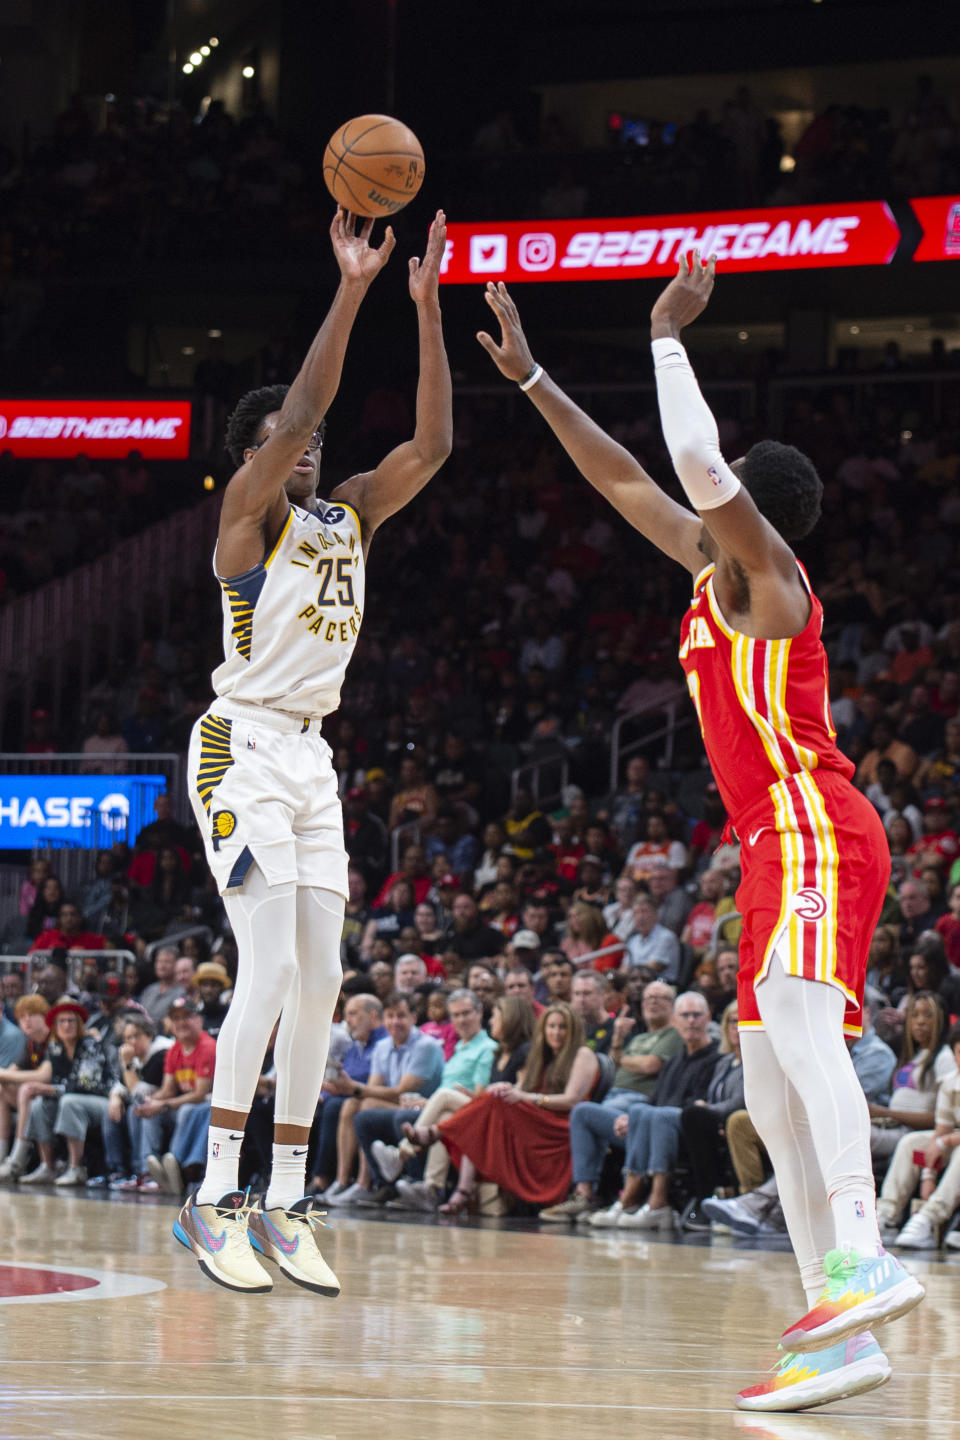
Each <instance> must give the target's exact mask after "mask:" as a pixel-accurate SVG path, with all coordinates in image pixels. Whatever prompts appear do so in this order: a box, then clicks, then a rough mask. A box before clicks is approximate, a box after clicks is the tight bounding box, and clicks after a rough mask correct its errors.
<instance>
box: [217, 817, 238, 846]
mask: <svg viewBox="0 0 960 1440" xmlns="http://www.w3.org/2000/svg"><path fill="white" fill-rule="evenodd" d="M236 828H237V817H236V815H234V813H233V811H232V810H218V811H216V813H215V814H214V817H213V823H212V827H211V833H212V835H213V848H214V850H219V849H220V841H221V840H226V839H227V837H228V836H229V835H232V834H233V832H234V830H236Z"/></svg>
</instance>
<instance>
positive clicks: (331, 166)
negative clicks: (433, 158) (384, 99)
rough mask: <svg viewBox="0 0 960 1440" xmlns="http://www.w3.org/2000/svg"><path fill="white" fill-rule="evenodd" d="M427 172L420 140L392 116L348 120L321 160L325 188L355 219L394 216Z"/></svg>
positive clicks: (333, 138)
mask: <svg viewBox="0 0 960 1440" xmlns="http://www.w3.org/2000/svg"><path fill="white" fill-rule="evenodd" d="M425 173H426V171H425V169H424V163H423V148H422V146H421V144H420V141H419V140H418V139H417V137H416V135H414V133H413V131H412V130H411V129H410V128H409V127H408V126H406V125H404V124H403V123H402V122H401V121H400V120H394V119H392V118H391V116H389V115H360V116H358V117H357V119H355V120H348V121H347V123H346V124H345V125H341V126H340V127H339V128H338V129H337V130H336V131H335V133H334V134H333V135H332V136H331V138H330V143H329V145H328V146H327V148H326V151H325V153H324V156H323V178H324V181H325V183H326V186H327V189H328V190H329V191H330V194H331V195H332V196H333V198H334V200H336V202H337V204H338V205H342V206H343V208H344V210H351V211H352V212H353V213H354V214H355V215H368V216H373V217H374V218H376V217H378V216H384V217H389V216H390V215H396V213H397V211H398V210H402V209H403V207H404V205H408V204H409V203H410V201H411V200H412V199H413V197H414V195H416V193H417V191H418V190H419V189H420V186H421V185H422V184H423V177H424V175H425Z"/></svg>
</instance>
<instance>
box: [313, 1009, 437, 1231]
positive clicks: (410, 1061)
mask: <svg viewBox="0 0 960 1440" xmlns="http://www.w3.org/2000/svg"><path fill="white" fill-rule="evenodd" d="M383 1023H384V1025H385V1027H386V1030H387V1034H386V1035H385V1036H384V1037H383V1038H382V1039H381V1040H378V1041H377V1043H376V1044H375V1045H374V1047H373V1053H372V1055H371V1056H370V1076H369V1079H368V1080H366V1081H361V1080H356V1081H352V1082H351V1089H350V1095H351V1097H352V1098H353V1099H354V1100H358V1101H359V1102H360V1108H359V1111H358V1113H357V1114H356V1115H355V1117H354V1122H353V1123H354V1131H355V1133H356V1137H357V1143H358V1144H359V1146H360V1150H361V1157H360V1169H359V1172H358V1174H357V1179H356V1182H355V1183H354V1184H353V1185H348V1186H347V1188H346V1189H345V1190H341V1191H340V1192H339V1194H336V1195H330V1194H329V1193H328V1194H326V1195H325V1196H324V1199H325V1201H326V1203H327V1204H329V1205H353V1204H356V1203H358V1202H360V1201H363V1200H370V1199H371V1198H372V1197H373V1196H374V1194H375V1191H379V1190H382V1189H383V1180H382V1177H381V1176H380V1174H379V1173H378V1172H377V1170H376V1167H375V1165H374V1164H371V1155H370V1145H371V1143H372V1142H373V1140H374V1139H375V1137H376V1132H374V1134H372V1135H369V1136H368V1135H367V1121H366V1116H367V1115H368V1114H370V1113H371V1112H383V1111H386V1112H387V1113H388V1116H389V1117H390V1118H391V1119H392V1118H393V1117H394V1116H397V1115H399V1116H401V1117H402V1119H404V1120H409V1118H410V1115H411V1113H412V1114H416V1111H412V1112H410V1111H406V1110H401V1109H400V1108H399V1107H400V1105H401V1103H402V1099H403V1098H404V1097H406V1096H410V1095H432V1094H433V1092H434V1090H436V1088H437V1086H438V1085H439V1084H440V1076H441V1075H442V1073H443V1046H442V1045H441V1044H440V1042H439V1041H438V1040H434V1039H433V1038H432V1037H431V1036H429V1035H424V1034H423V1033H422V1032H421V1031H420V1030H418V1029H417V1027H416V1025H414V1023H413V1011H412V1009H411V1008H410V996H409V995H407V994H405V993H404V992H403V991H401V990H395V991H394V992H393V994H392V995H388V996H387V999H386V1001H385V1002H384V1006H383Z"/></svg>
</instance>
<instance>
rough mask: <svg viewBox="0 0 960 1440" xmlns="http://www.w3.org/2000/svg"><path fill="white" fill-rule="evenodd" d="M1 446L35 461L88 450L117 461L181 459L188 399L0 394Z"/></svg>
mask: <svg viewBox="0 0 960 1440" xmlns="http://www.w3.org/2000/svg"><path fill="white" fill-rule="evenodd" d="M0 450H10V451H12V452H13V454H14V455H17V456H23V457H25V458H30V457H33V458H34V459H37V460H41V459H42V460H55V459H57V458H69V457H71V456H74V455H79V454H81V453H82V454H84V455H89V456H90V457H91V459H97V460H110V459H112V460H121V459H122V458H123V457H124V455H128V454H129V452H130V451H131V450H139V451H140V454H141V455H142V456H143V457H144V459H147V460H186V458H187V456H188V455H189V453H190V402H189V400H51V399H49V398H48V397H46V396H45V397H44V398H43V399H41V400H4V399H0Z"/></svg>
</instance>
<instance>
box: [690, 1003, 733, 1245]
mask: <svg viewBox="0 0 960 1440" xmlns="http://www.w3.org/2000/svg"><path fill="white" fill-rule="evenodd" d="M719 1056H720V1058H719V1060H718V1061H717V1066H716V1069H715V1070H714V1072H713V1074H712V1076H711V1077H710V1084H709V1085H708V1087H707V1093H706V1095H705V1096H704V1097H703V1099H702V1100H694V1102H693V1104H692V1105H686V1106H684V1110H683V1114H682V1115H681V1117H680V1133H681V1137H682V1139H683V1148H684V1150H685V1152H686V1155H687V1158H688V1160H689V1162H690V1169H691V1171H692V1174H693V1192H694V1200H695V1204H694V1206H693V1209H692V1210H691V1211H690V1212H689V1214H687V1215H686V1216H685V1218H684V1222H683V1228H684V1229H685V1230H709V1229H710V1217H709V1215H706V1214H704V1213H703V1211H702V1210H701V1209H700V1202H701V1201H702V1200H705V1199H706V1198H707V1196H709V1195H712V1194H713V1193H714V1191H715V1190H716V1189H717V1187H718V1186H719V1185H720V1184H721V1183H722V1182H723V1179H724V1161H725V1159H726V1156H727V1153H728V1151H727V1142H726V1136H725V1131H724V1127H725V1125H726V1124H727V1122H728V1121H729V1119H730V1117H731V1116H732V1115H733V1114H734V1113H735V1112H737V1111H742V1112H744V1113H746V1101H745V1099H744V1093H743V1064H742V1061H741V1058H740V1030H739V1027H738V1024H737V1002H736V1000H733V1001H731V1002H730V1004H729V1005H728V1006H727V1008H726V1009H725V1010H724V1012H723V1015H722V1017H721V1020H720V1050H719Z"/></svg>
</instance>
